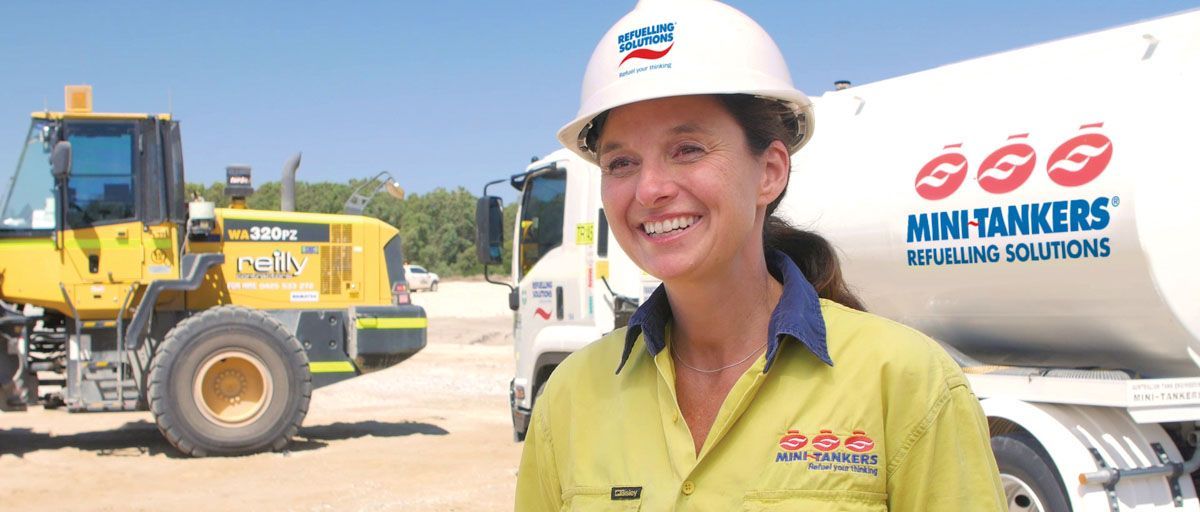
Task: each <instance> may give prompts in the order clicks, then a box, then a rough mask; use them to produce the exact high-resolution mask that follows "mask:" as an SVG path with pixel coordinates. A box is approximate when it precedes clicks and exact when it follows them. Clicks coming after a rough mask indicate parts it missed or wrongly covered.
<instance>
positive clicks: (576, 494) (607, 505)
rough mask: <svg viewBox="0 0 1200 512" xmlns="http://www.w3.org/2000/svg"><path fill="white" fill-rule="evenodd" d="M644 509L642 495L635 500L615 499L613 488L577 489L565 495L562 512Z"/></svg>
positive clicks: (611, 511)
mask: <svg viewBox="0 0 1200 512" xmlns="http://www.w3.org/2000/svg"><path fill="white" fill-rule="evenodd" d="M641 509H642V498H641V495H640V489H639V496H638V497H637V498H634V499H629V498H622V499H613V492H612V488H611V487H576V488H573V489H568V490H567V491H566V492H564V493H563V506H562V508H561V509H559V510H561V511H562V512H637V511H638V510H641Z"/></svg>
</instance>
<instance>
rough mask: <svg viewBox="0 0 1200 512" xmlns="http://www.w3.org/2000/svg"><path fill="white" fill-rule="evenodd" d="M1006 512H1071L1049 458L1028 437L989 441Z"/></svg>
mask: <svg viewBox="0 0 1200 512" xmlns="http://www.w3.org/2000/svg"><path fill="white" fill-rule="evenodd" d="M992 452H993V453H994V454H995V455H996V464H997V465H998V466H999V467H1000V483H1001V484H1003V486H1004V497H1005V498H1007V500H1008V510H1009V511H1010V512H1018V511H1019V512H1071V505H1070V503H1069V502H1068V501H1067V496H1066V489H1065V488H1064V487H1063V484H1062V480H1060V479H1059V478H1058V474H1057V472H1056V471H1055V470H1054V464H1053V463H1052V462H1051V461H1050V456H1049V455H1048V454H1047V453H1046V452H1045V450H1043V449H1042V447H1041V445H1039V444H1038V443H1037V441H1035V440H1034V439H1033V437H1031V436H1029V435H1028V434H1021V433H1018V434H1007V435H1002V436H996V437H993V438H992Z"/></svg>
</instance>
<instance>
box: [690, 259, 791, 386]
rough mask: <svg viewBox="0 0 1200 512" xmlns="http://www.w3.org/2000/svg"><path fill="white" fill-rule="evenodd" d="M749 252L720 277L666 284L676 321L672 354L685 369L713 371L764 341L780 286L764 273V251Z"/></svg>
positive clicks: (781, 293) (777, 299) (727, 268)
mask: <svg viewBox="0 0 1200 512" xmlns="http://www.w3.org/2000/svg"><path fill="white" fill-rule="evenodd" d="M760 247H761V246H760ZM750 252H751V253H752V254H749V255H747V256H746V257H743V258H741V259H740V260H739V261H736V262H734V263H733V264H730V265H722V270H724V272H722V273H721V274H719V275H708V276H704V277H703V278H701V279H693V280H687V281H682V280H680V281H672V282H669V283H666V287H667V298H668V300H669V301H670V303H671V312H672V316H673V317H674V320H673V324H672V329H671V336H672V343H673V344H674V346H673V347H672V350H676V351H679V352H681V353H683V354H684V355H685V357H686V358H687V361H688V362H689V363H691V364H693V365H697V366H700V367H702V368H717V367H720V366H724V365H726V364H729V363H731V362H734V361H737V360H739V359H741V358H743V357H745V356H746V354H748V353H750V352H751V351H753V350H757V349H758V348H760V347H761V346H762V344H763V343H764V342H765V341H766V337H767V333H768V329H769V328H768V325H769V324H770V320H771V313H772V312H773V311H774V310H775V306H776V305H777V304H779V298H780V296H782V295H783V285H781V284H780V283H779V282H778V281H776V280H775V278H773V277H771V274H770V273H769V272H768V271H767V264H766V259H765V258H764V256H763V253H762V250H761V249H759V250H758V251H750ZM754 253H756V254H754Z"/></svg>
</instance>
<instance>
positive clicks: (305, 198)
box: [187, 180, 516, 276]
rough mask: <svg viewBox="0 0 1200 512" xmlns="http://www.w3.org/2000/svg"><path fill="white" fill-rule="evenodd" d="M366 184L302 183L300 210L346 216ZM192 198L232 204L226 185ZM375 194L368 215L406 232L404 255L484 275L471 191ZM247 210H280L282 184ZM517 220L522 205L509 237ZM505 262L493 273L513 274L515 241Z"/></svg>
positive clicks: (258, 195) (507, 217)
mask: <svg viewBox="0 0 1200 512" xmlns="http://www.w3.org/2000/svg"><path fill="white" fill-rule="evenodd" d="M364 183H365V180H351V181H350V182H349V183H329V182H320V183H305V182H297V183H296V190H295V191H296V211H298V212H312V213H342V208H343V207H344V205H345V203H346V200H347V199H349V198H350V195H351V194H352V193H353V192H354V191H355V189H357V188H358V187H359V186H362V185H363V184H364ZM187 191H188V196H189V197H192V196H193V195H199V196H201V197H203V198H204V199H206V200H208V201H213V202H215V203H216V204H217V206H218V207H225V206H228V205H229V198H228V197H226V196H225V184H224V183H220V182H218V183H214V184H212V185H209V186H204V185H202V184H196V183H189V184H188V185H187ZM359 193H360V194H364V195H367V196H371V202H370V203H369V204H368V205H367V208H366V210H365V211H364V212H363V214H364V215H366V216H369V217H374V218H377V219H380V220H382V221H384V222H387V223H388V224H391V225H393V226H395V227H396V228H397V229H399V230H400V237H401V240H402V241H403V243H404V257H405V259H407V260H408V261H409V262H410V263H413V264H418V265H421V266H424V267H426V268H428V269H429V270H431V271H433V272H436V273H438V275H440V276H465V275H478V274H482V273H483V265H481V264H480V263H479V261H478V260H477V259H476V258H475V202H476V200H477V199H478V198H477V197H476V196H475V195H473V194H471V193H470V192H468V191H467V189H465V188H462V187H458V188H456V189H454V190H446V189H444V188H437V189H435V190H433V191H432V192H429V193H427V194H408V195H406V196H405V197H404V199H396V198H394V197H392V196H391V195H389V194H388V193H386V192H382V191H377V192H376V193H374V194H366V193H364V191H360V192H359ZM246 203H247V206H249V207H250V208H253V209H258V210H278V209H279V205H280V183H279V182H278V181H272V182H268V183H264V184H262V185H260V186H258V187H256V188H255V191H254V194H253V195H251V196H250V197H249V198H247V200H246ZM515 217H516V205H515V204H509V205H505V207H504V229H505V231H504V232H505V233H511V232H512V227H513V222H514V219H515ZM503 254H504V263H502V264H501V265H499V267H498V268H496V267H493V268H491V269H490V272H492V273H494V274H497V275H502V274H503V275H506V274H508V270H509V268H511V267H510V266H509V261H510V258H511V254H512V240H509V237H508V236H506V237H505V240H504V253H503Z"/></svg>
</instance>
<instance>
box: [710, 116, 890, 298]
mask: <svg viewBox="0 0 1200 512" xmlns="http://www.w3.org/2000/svg"><path fill="white" fill-rule="evenodd" d="M717 99H719V100H720V101H721V103H722V104H723V105H724V106H725V108H726V109H727V110H729V113H730V114H732V115H733V118H734V119H736V120H737V122H738V124H739V125H740V126H741V127H742V131H743V132H744V133H745V135H746V143H747V144H748V145H749V147H750V151H751V152H753V153H754V154H758V155H761V154H762V153H764V152H765V151H766V150H767V148H768V147H770V145H771V143H772V142H774V141H776V140H781V141H786V140H791V139H790V136H791V134H789V133H788V128H787V123H786V119H787V116H788V115H791V112H792V111H791V110H790V109H788V108H786V107H784V106H782V105H780V104H779V103H777V102H775V101H771V100H767V99H763V98H759V97H755V96H748V95H744V94H723V95H718V96H717ZM789 171H790V169H789ZM786 193H787V189H786V188H785V189H784V192H782V193H780V194H779V197H777V198H775V200H774V201H771V203H770V204H768V205H767V218H766V220H765V221H764V222H763V248H764V249H767V250H770V249H777V250H779V251H782V252H783V253H784V254H787V256H788V257H789V258H791V259H792V261H794V262H796V266H797V267H799V268H800V272H802V273H803V274H804V277H805V278H807V279H808V282H809V283H811V284H812V286H813V288H816V290H817V296H819V297H821V298H823V299H829V300H831V301H834V302H837V303H839V304H841V305H843V306H846V307H849V308H854V309H857V310H859V311H866V308H864V307H863V305H862V301H860V300H859V299H858V297H856V296H855V295H854V293H853V292H851V291H850V287H849V285H847V284H846V281H845V280H844V279H843V278H842V267H841V263H840V262H839V261H838V257H837V251H836V250H835V249H834V248H833V245H832V244H830V243H829V241H828V240H826V239H825V238H824V237H822V236H821V235H818V234H816V233H813V232H811V231H804V230H802V229H797V228H795V227H792V226H791V225H790V224H788V222H787V221H785V220H783V219H781V218H779V217H777V216H776V215H775V210H776V209H777V208H778V207H779V203H780V202H782V201H783V195H784V194H786Z"/></svg>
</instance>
